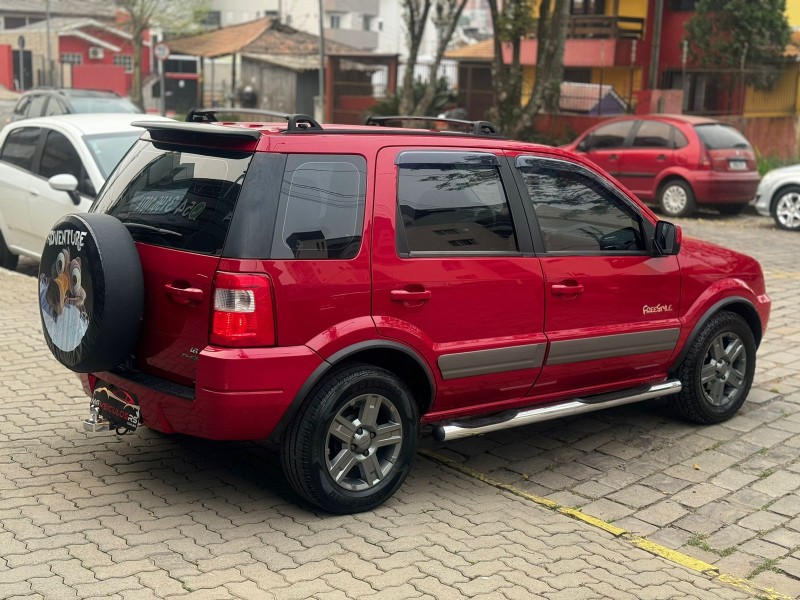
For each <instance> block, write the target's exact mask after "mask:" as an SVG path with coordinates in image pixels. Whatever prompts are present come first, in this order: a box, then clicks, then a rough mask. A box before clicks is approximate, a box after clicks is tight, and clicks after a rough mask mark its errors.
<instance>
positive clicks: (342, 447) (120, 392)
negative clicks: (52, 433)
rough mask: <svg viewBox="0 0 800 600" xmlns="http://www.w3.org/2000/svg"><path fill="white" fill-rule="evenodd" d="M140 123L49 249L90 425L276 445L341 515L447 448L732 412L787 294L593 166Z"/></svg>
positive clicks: (478, 131)
mask: <svg viewBox="0 0 800 600" xmlns="http://www.w3.org/2000/svg"><path fill="white" fill-rule="evenodd" d="M383 122H384V121H382V120H377V123H376V125H377V126H368V127H367V126H361V127H352V126H337V125H330V126H329V125H325V126H320V125H319V124H317V123H316V122H314V121H313V120H312V119H311V118H310V117H302V116H293V117H291V118H290V120H289V123H288V124H278V123H246V124H234V123H224V124H220V123H170V122H145V123H141V126H142V127H144V128H145V129H146V131H145V133H144V134H143V136H142V138H141V139H140V140H139V141H138V142H137V143H136V145H134V147H133V148H132V150H131V151H130V152H129V153H128V155H127V156H126V157H125V158H124V159H123V161H122V162H121V163H120V166H119V167H118V168H117V169H116V170H115V171H114V173H112V175H111V177H110V178H109V180H108V181H107V183H106V185H105V186H104V187H103V190H102V192H101V193H100V195H99V197H98V199H97V201H96V203H95V204H94V205H93V207H92V209H91V211H90V212H89V213H88V214H80V215H70V216H68V217H65V218H64V219H63V220H62V221H60V222H59V223H57V224H56V226H55V227H54V229H53V230H52V232H51V234H50V236H49V238H48V240H47V244H46V246H45V248H44V250H43V253H42V262H41V268H40V276H39V295H40V298H39V302H40V311H41V316H42V330H43V333H44V337H45V340H46V342H47V344H48V346H49V347H50V349H51V351H52V352H53V354H54V355H55V356H56V358H57V359H58V360H59V361H60V362H61V363H62V364H63V365H65V366H67V367H68V368H70V369H72V370H74V371H77V372H79V373H80V374H81V378H82V381H83V383H84V387H85V390H86V392H87V394H88V395H89V396H91V400H90V402H89V403H88V404H89V406H87V409H88V412H89V415H90V416H89V418H88V419H87V420H86V421H85V422H84V426H85V428H86V429H87V430H89V431H98V430H108V429H109V428H110V429H112V430H116V431H117V432H118V433H120V434H121V433H129V432H132V431H134V430H136V428H137V427H139V426H142V425H144V426H147V427H151V428H153V429H156V430H158V431H162V432H164V433H183V434H188V435H194V436H198V437H203V438H209V439H217V440H258V439H265V438H266V439H270V440H272V441H274V442H275V443H276V446H277V447H278V448H279V449H280V453H281V456H282V463H283V468H284V470H285V473H286V476H287V479H288V480H289V482H290V483H291V485H292V487H293V488H294V489H295V490H296V491H297V492H298V493H299V494H300V495H301V496H302V497H303V498H305V499H306V500H308V501H309V502H311V503H313V504H315V505H317V506H320V507H322V508H323V509H325V510H328V511H332V512H337V513H350V512H357V511H362V510H367V509H369V508H371V507H374V506H377V505H378V504H380V503H381V502H383V501H384V500H385V499H387V498H388V497H389V496H391V495H392V494H393V493H394V491H395V490H397V488H398V487H399V486H400V485H401V483H402V482H403V480H404V478H405V477H406V475H407V474H408V471H409V468H410V465H411V461H412V459H413V457H414V454H415V448H416V444H417V436H418V433H419V429H420V426H421V424H430V425H432V426H433V431H434V435H435V436H436V437H437V438H438V439H440V440H445V441H447V440H451V439H457V438H461V437H465V436H470V435H476V434H481V433H486V432H490V431H495V430H500V429H504V428H507V427H513V426H516V425H522V424H527V423H533V422H537V421H542V420H546V419H552V418H556V417H561V416H570V415H577V414H581V413H586V412H590V411H594V410H599V409H601V408H607V407H613V406H619V405H622V404H628V403H631V402H638V401H642V400H646V399H648V398H654V397H657V396H671V402H672V403H673V404H674V406H675V407H676V409H677V410H678V412H679V413H680V414H682V415H684V416H685V417H686V418H688V419H690V420H692V421H695V422H699V423H716V422H719V421H722V420H725V419H728V418H730V417H731V416H733V415H734V414H735V413H736V411H737V410H738V409H739V407H741V405H742V403H743V402H744V401H745V398H746V396H747V394H748V391H749V389H750V385H751V383H752V381H753V374H754V372H755V364H756V363H755V361H756V348H757V346H758V344H759V342H760V340H761V338H762V336H763V334H764V331H765V329H766V326H767V319H768V316H769V309H770V299H769V296H768V295H767V294H766V292H765V289H764V278H763V276H762V272H761V268H760V266H759V264H758V262H756V261H755V260H754V259H752V258H749V257H747V256H744V255H741V254H737V253H735V252H733V251H730V250H726V249H724V248H721V247H719V246H714V245H713V244H708V243H704V242H700V241H695V240H683V242H681V233H680V229H679V228H678V227H676V226H675V225H672V224H670V223H667V222H664V221H659V220H658V218H657V217H656V216H655V215H653V213H652V212H651V211H650V210H648V209H647V208H646V207H645V206H644V205H643V204H641V203H640V202H639V201H638V200H636V199H635V198H633V197H632V196H630V195H629V194H628V193H627V192H625V191H624V190H622V189H620V188H619V187H618V186H617V185H616V184H615V183H614V182H613V181H611V180H609V179H608V177H607V176H606V175H605V174H603V173H602V172H601V171H599V170H598V169H597V168H596V167H595V166H594V165H592V164H591V163H590V162H589V161H586V160H584V159H581V158H577V157H576V156H575V155H574V154H571V153H567V152H564V151H562V150H558V149H554V148H550V147H544V146H537V145H532V144H525V143H521V142H514V141H510V140H505V139H502V138H500V137H498V136H497V135H496V134H495V133H494V129H493V128H492V127H491V126H490V125H489V124H487V123H476V124H474V129H472V130H471V131H470V132H469V133H450V132H440V131H427V130H419V129H416V130H410V129H398V128H391V127H385V126H382V123H383Z"/></svg>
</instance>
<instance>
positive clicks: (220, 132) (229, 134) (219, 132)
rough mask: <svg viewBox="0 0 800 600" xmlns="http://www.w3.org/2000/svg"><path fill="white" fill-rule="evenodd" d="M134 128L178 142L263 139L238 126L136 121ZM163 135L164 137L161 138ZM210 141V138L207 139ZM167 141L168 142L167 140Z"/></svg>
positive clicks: (254, 130) (254, 132)
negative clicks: (203, 139) (200, 139)
mask: <svg viewBox="0 0 800 600" xmlns="http://www.w3.org/2000/svg"><path fill="white" fill-rule="evenodd" d="M131 125H133V126H134V127H142V128H143V129H146V130H147V131H149V132H150V133H151V134H153V133H155V134H156V136H154V138H153V139H157V138H162V137H163V138H169V139H170V141H178V138H180V137H183V136H185V137H186V138H188V140H196V139H198V138H199V137H200V136H203V137H205V136H212V137H213V138H215V139H220V140H221V139H222V138H239V139H240V140H241V139H242V138H245V139H248V140H259V139H261V132H260V131H259V130H257V129H250V128H249V127H238V126H236V125H224V126H223V125H210V124H208V123H206V124H203V123H182V122H180V121H134V122H133V123H131ZM159 133H162V134H164V135H162V136H159V135H158V134H159ZM170 134H172V135H170ZM206 139H208V138H206ZM165 141H166V140H165Z"/></svg>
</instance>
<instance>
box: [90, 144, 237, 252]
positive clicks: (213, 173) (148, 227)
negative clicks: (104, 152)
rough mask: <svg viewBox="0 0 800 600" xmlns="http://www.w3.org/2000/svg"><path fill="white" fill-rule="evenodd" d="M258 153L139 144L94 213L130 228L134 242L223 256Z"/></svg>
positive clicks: (93, 209)
mask: <svg viewBox="0 0 800 600" xmlns="http://www.w3.org/2000/svg"><path fill="white" fill-rule="evenodd" d="M251 158H252V154H250V153H247V152H222V151H219V150H215V151H213V153H208V154H204V153H202V151H201V150H198V149H192V150H185V149H183V148H181V149H178V148H174V147H163V146H161V147H156V146H155V145H153V144H152V143H150V142H148V141H144V140H141V141H139V142H137V143H136V145H134V147H133V149H132V150H131V151H130V153H128V155H127V156H126V157H125V159H124V160H123V161H122V163H121V164H120V166H119V168H118V169H117V170H116V171H114V173H113V175H112V177H111V178H110V179H109V180H108V183H107V184H106V186H105V187H104V188H103V190H102V192H101V194H100V197H99V198H98V200H97V202H96V203H95V204H94V206H92V212H100V213H108V214H110V215H113V216H115V217H117V218H118V219H119V220H120V221H122V222H123V223H125V224H126V226H127V227H128V230H129V231H130V232H131V235H132V236H133V239H134V240H136V241H138V242H146V243H148V244H153V245H156V246H165V247H168V248H175V249H178V250H188V251H190V252H199V253H203V254H213V255H217V256H219V255H220V254H221V253H222V247H223V245H224V244H225V236H226V235H227V233H228V228H229V227H230V223H231V217H232V216H233V210H234V208H235V207H236V201H237V199H238V198H239V191H240V190H241V187H242V181H243V180H244V176H245V173H246V172H247V167H248V166H249V164H250V159H251Z"/></svg>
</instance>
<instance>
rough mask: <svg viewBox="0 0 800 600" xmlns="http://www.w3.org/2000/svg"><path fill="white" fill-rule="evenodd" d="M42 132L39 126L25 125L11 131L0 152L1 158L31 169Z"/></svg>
mask: <svg viewBox="0 0 800 600" xmlns="http://www.w3.org/2000/svg"><path fill="white" fill-rule="evenodd" d="M40 132H41V129H39V128H38V127H23V128H21V129H16V130H14V131H12V132H11V133H9V134H8V137H7V138H6V141H5V143H4V144H3V150H2V152H0V160H3V161H5V162H7V163H11V164H12V165H16V166H18V167H21V168H23V169H27V170H28V171H30V170H31V167H32V166H33V155H34V154H35V153H36V144H38V143H39V133H40Z"/></svg>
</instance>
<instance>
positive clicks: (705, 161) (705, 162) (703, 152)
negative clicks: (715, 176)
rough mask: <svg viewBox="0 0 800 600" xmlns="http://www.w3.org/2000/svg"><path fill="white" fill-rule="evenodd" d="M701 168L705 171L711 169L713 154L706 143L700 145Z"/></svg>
mask: <svg viewBox="0 0 800 600" xmlns="http://www.w3.org/2000/svg"><path fill="white" fill-rule="evenodd" d="M700 168H701V169H702V170H704V171H710V170H711V156H710V155H709V154H708V150H707V149H706V147H705V145H702V146H700Z"/></svg>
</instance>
